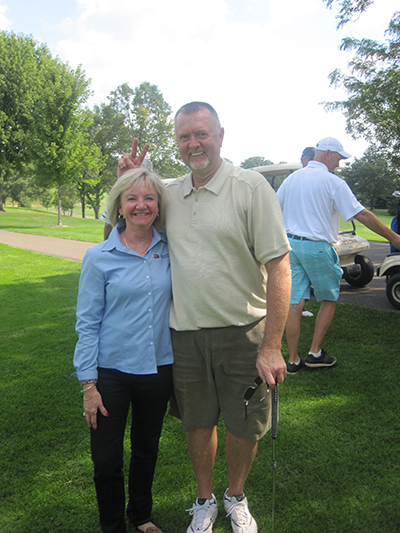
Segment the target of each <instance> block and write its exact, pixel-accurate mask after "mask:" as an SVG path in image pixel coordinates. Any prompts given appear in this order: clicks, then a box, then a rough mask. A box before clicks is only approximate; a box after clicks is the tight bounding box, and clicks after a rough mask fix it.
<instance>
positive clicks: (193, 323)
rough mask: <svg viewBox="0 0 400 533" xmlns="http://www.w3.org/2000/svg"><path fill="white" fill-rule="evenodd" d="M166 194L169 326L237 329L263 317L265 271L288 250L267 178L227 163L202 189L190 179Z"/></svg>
mask: <svg viewBox="0 0 400 533" xmlns="http://www.w3.org/2000/svg"><path fill="white" fill-rule="evenodd" d="M167 190H168V193H169V196H170V200H169V203H168V206H167V212H166V225H167V234H168V243H169V250H170V258H171V272H172V288H173V301H172V304H171V317H170V324H171V327H172V328H174V329H176V330H196V329H200V328H208V327H210V328H214V327H225V326H232V325H234V326H236V325H237V326H239V325H245V324H250V323H252V322H255V321H256V320H258V319H259V318H262V317H263V316H265V313H266V270H265V267H264V265H265V264H266V263H268V262H269V261H270V260H271V259H274V258H276V257H280V256H282V255H284V254H285V253H287V252H288V251H289V250H290V246H289V244H288V241H287V237H286V232H285V227H284V224H283V218H282V213H281V210H280V207H279V202H278V199H277V197H276V194H275V192H274V190H273V189H272V188H271V186H270V185H269V184H268V182H267V180H266V179H265V178H264V177H263V176H262V175H261V174H259V173H258V172H254V171H252V170H245V169H242V168H238V167H234V166H233V165H231V164H229V163H227V162H225V161H223V162H222V164H221V167H220V168H219V170H218V171H217V173H216V174H215V175H214V176H213V178H212V179H211V180H210V181H209V182H208V183H207V184H206V185H205V186H204V187H200V188H199V189H198V190H196V189H195V188H194V187H193V182H192V175H191V173H190V174H188V175H187V176H186V177H182V178H179V179H177V180H175V181H174V182H172V183H170V184H168V186H167Z"/></svg>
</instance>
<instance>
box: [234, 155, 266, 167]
mask: <svg viewBox="0 0 400 533" xmlns="http://www.w3.org/2000/svg"><path fill="white" fill-rule="evenodd" d="M263 165H273V162H272V161H270V160H269V159H264V158H263V157H259V156H253V157H248V158H247V159H245V160H244V161H243V163H241V164H240V166H241V167H242V168H254V167H262V166H263Z"/></svg>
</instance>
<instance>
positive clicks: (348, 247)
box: [252, 163, 400, 290]
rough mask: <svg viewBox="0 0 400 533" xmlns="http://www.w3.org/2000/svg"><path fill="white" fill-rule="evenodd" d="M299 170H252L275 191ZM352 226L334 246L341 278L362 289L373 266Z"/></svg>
mask: <svg viewBox="0 0 400 533" xmlns="http://www.w3.org/2000/svg"><path fill="white" fill-rule="evenodd" d="M299 168H301V165H300V163H284V164H280V165H263V166H261V167H255V168H253V169H252V170H256V171H257V172H259V173H260V174H262V175H263V176H264V177H265V178H266V179H267V180H268V182H269V184H270V185H271V186H272V187H273V188H274V189H275V190H277V189H278V188H279V185H280V184H281V183H282V181H283V179H285V178H286V177H287V176H289V174H291V173H292V172H294V171H295V170H298V169H299ZM277 178H283V179H281V180H279V182H278V184H277V183H276V179H277ZM352 225H353V229H352V230H349V231H341V232H340V233H339V239H338V241H337V242H336V243H335V244H334V246H335V248H336V251H337V253H338V256H339V260H340V266H341V267H342V270H343V278H344V279H345V280H346V281H347V283H349V284H350V285H352V286H353V287H364V286H365V285H368V283H370V281H371V280H372V278H373V277H374V264H373V262H372V261H371V259H369V257H366V256H364V255H361V254H360V252H365V251H367V250H369V242H368V241H367V240H366V239H364V238H362V237H360V236H359V235H356V227H355V224H354V222H353V221H352ZM399 290H400V289H399Z"/></svg>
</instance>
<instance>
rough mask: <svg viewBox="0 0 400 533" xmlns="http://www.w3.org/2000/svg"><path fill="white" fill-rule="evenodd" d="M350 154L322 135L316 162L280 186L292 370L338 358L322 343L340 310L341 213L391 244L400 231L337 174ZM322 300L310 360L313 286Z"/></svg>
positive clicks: (326, 364) (331, 362)
mask: <svg viewBox="0 0 400 533" xmlns="http://www.w3.org/2000/svg"><path fill="white" fill-rule="evenodd" d="M349 157H351V156H350V154H348V153H347V152H345V151H344V150H343V147H342V145H341V144H340V142H339V141H338V140H337V139H334V138H333V137H327V138H326V139H322V141H320V142H319V143H317V146H316V148H315V156H314V161H310V162H309V163H308V165H307V166H306V167H304V168H302V169H300V170H297V171H296V172H294V173H293V174H291V175H290V176H289V177H288V178H287V179H286V180H285V181H284V182H283V183H282V185H281V187H280V188H279V190H278V199H279V203H280V205H281V208H282V212H283V218H284V221H285V226H286V231H287V235H288V237H289V242H290V246H291V247H292V251H291V252H290V265H291V269H292V292H291V298H290V310H289V315H288V319H287V322H286V339H287V343H288V348H289V362H288V364H287V370H288V374H295V373H296V372H298V371H299V370H300V369H301V368H302V367H304V366H308V367H330V366H333V365H334V364H335V363H336V358H335V357H332V356H330V355H328V354H327V353H326V351H325V350H323V349H322V342H323V340H324V337H325V334H326V332H327V331H328V328H329V325H330V323H331V322H332V319H333V316H334V314H335V307H336V301H337V299H338V297H339V288H340V279H341V277H342V269H341V268H340V265H339V258H338V255H337V253H336V250H335V248H334V247H333V244H332V243H334V242H336V241H337V239H338V232H339V218H340V214H341V215H342V216H343V217H344V218H345V219H346V220H352V219H353V218H355V219H356V220H358V221H359V222H361V223H362V224H364V225H365V226H366V227H367V228H369V229H370V230H372V231H374V232H375V233H377V234H378V235H381V236H382V237H385V239H387V240H389V241H390V242H392V243H397V244H399V243H400V236H399V235H396V234H395V233H394V232H393V231H391V230H390V229H389V228H387V227H386V226H385V225H384V224H382V223H381V222H380V221H379V220H378V218H377V217H376V216H375V215H374V214H373V213H371V212H370V211H368V210H367V209H365V208H364V207H363V206H362V205H361V204H360V203H359V202H358V200H357V199H356V197H355V196H354V194H353V193H352V191H351V190H350V188H349V186H348V185H347V183H346V182H345V181H344V180H342V179H341V178H339V177H338V176H336V175H335V174H333V171H334V170H335V168H337V167H338V166H339V161H340V160H341V159H347V158H349ZM311 285H312V286H313V290H314V295H315V297H316V299H317V301H318V302H321V305H320V308H319V311H318V315H317V318H316V322H315V329H314V335H313V339H312V343H311V347H310V351H309V352H308V355H307V356H306V358H305V359H302V358H301V357H300V356H299V354H298V343H299V339H300V322H301V316H302V311H303V307H304V303H305V301H306V300H308V299H309V298H310V288H311Z"/></svg>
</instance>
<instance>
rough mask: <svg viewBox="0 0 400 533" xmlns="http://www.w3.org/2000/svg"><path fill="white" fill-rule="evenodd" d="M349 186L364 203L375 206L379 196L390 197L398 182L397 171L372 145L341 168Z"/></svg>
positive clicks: (341, 174)
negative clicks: (360, 155)
mask: <svg viewBox="0 0 400 533" xmlns="http://www.w3.org/2000/svg"><path fill="white" fill-rule="evenodd" d="M340 177H342V178H344V179H345V180H346V182H347V183H348V184H349V187H350V188H351V190H352V191H353V192H354V194H355V195H356V196H357V198H358V199H359V200H360V201H361V203H362V204H364V205H366V206H368V207H369V209H371V210H372V209H373V208H374V204H375V201H376V200H377V199H378V198H385V199H387V198H389V197H390V195H391V194H392V192H393V191H394V189H395V188H396V183H397V173H396V172H394V171H393V170H391V169H390V168H389V165H388V162H387V159H386V158H385V157H383V156H382V154H381V153H380V152H379V151H378V150H377V148H376V147H375V146H370V147H369V148H368V149H367V150H366V151H365V153H364V155H363V156H362V157H361V158H360V159H355V161H354V163H353V164H352V165H349V166H348V167H344V168H342V169H341V170H340Z"/></svg>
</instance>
